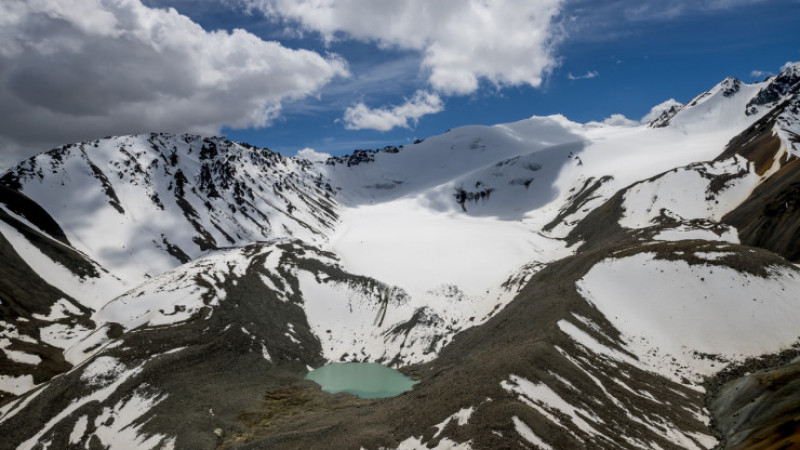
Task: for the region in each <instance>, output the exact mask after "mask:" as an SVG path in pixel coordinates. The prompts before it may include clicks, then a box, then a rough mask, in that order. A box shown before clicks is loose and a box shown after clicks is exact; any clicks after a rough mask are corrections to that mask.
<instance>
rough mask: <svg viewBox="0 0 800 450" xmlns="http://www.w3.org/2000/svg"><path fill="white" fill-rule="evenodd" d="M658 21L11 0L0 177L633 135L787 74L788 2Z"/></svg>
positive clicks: (640, 16)
mask: <svg viewBox="0 0 800 450" xmlns="http://www.w3.org/2000/svg"><path fill="white" fill-rule="evenodd" d="M45 3H47V2H45ZM664 5H665V3H664V2H661V1H655V0H607V1H597V0H537V1H531V0H437V1H436V2H432V1H431V2H428V1H427V0H405V1H399V0H335V1H334V0H201V1H198V0H117V1H110V0H74V1H66V0H65V1H64V2H52V4H48V5H45V6H42V5H38V6H37V5H36V4H33V5H31V4H30V2H25V1H23V0H9V1H8V2H3V5H0V17H6V19H5V22H4V21H2V20H0V39H2V41H3V42H5V44H2V45H0V105H4V106H0V145H1V146H2V148H4V150H3V154H2V155H1V156H2V158H0V166H3V165H4V164H5V165H7V164H8V163H9V161H13V160H14V159H19V158H20V157H22V156H25V155H28V154H33V153H35V152H37V151H42V150H46V149H47V148H50V147H52V146H55V145H60V144H64V143H68V142H74V141H80V140H88V139H93V138H97V137H101V136H105V135H112V134H129V133H142V132H150V131H169V132H200V133H211V134H215V133H222V134H224V135H226V136H228V137H229V138H231V139H233V140H236V141H245V142H249V143H251V144H254V145H258V146H264V147H268V148H271V149H273V150H276V151H280V152H281V153H283V154H289V155H292V154H294V153H295V152H296V151H298V150H299V149H303V148H312V149H314V150H316V151H320V152H328V153H333V154H342V153H345V152H349V151H351V150H353V149H357V148H377V147H382V146H384V145H400V144H405V143H409V142H412V141H413V140H414V139H416V138H425V137H427V136H431V135H437V134H441V133H442V132H444V131H446V130H447V129H449V128H453V127H457V126H462V125H470V124H486V125H489V124H495V123H503V122H510V121H515V120H520V119H524V118H527V117H530V116H532V115H549V114H559V113H560V114H564V115H565V116H567V117H568V118H569V119H571V120H575V121H579V122H587V121H592V120H596V121H602V120H603V119H605V118H607V117H610V116H611V115H612V114H623V115H625V116H626V117H628V118H629V119H633V120H639V119H641V118H642V117H643V116H644V115H645V114H647V113H648V112H649V111H650V108H651V107H653V106H655V105H656V104H659V103H661V102H663V101H665V100H668V99H670V98H674V99H676V100H678V101H680V102H686V101H688V100H690V99H691V98H692V97H694V96H695V95H697V94H699V93H701V92H702V91H704V90H706V89H708V88H710V87H712V86H713V85H714V84H716V83H717V82H719V81H721V80H722V79H723V78H724V77H726V76H735V77H738V78H740V79H742V80H744V81H747V82H751V81H757V80H760V79H763V78H765V77H766V76H769V74H771V73H772V74H774V73H777V72H779V71H780V67H781V66H782V65H783V64H784V63H786V62H788V61H798V60H800V32H798V31H797V24H798V22H800V1H798V0H673V1H671V2H669V3H668V6H664ZM168 8H174V10H173V11H171V10H169V9H168ZM423 8H425V9H426V10H427V13H422V12H421V10H422V9H423ZM234 30H239V31H234Z"/></svg>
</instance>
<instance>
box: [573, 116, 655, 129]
mask: <svg viewBox="0 0 800 450" xmlns="http://www.w3.org/2000/svg"><path fill="white" fill-rule="evenodd" d="M586 125H588V126H591V127H635V126H639V125H641V122H637V121H635V120H631V119H628V118H627V117H625V115H624V114H612V115H611V116H610V117H607V118H605V119H603V121H602V122H597V121H592V122H587V123H586Z"/></svg>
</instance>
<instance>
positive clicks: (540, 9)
mask: <svg viewBox="0 0 800 450" xmlns="http://www.w3.org/2000/svg"><path fill="white" fill-rule="evenodd" d="M241 1H243V2H244V3H245V4H248V5H249V6H250V7H251V8H254V9H258V10H260V11H262V12H264V13H265V14H266V15H268V16H271V17H280V18H283V19H286V20H289V21H294V22H297V23H299V24H300V25H301V26H302V27H304V28H305V29H307V30H309V31H315V32H319V33H321V34H322V35H323V36H324V37H325V38H326V39H328V40H333V39H337V37H339V36H346V37H349V38H352V39H357V40H362V41H369V42H377V43H378V44H379V45H381V46H385V47H395V48H401V49H406V50H415V51H419V52H421V54H422V55H424V56H423V60H422V68H423V70H425V71H426V73H427V75H428V81H429V82H430V84H431V85H432V86H433V88H434V89H435V90H437V91H438V92H441V93H444V94H469V93H472V92H474V91H475V90H477V89H478V87H479V83H480V80H482V79H485V80H488V81H489V82H491V83H493V84H494V85H496V86H500V87H502V86H520V85H530V86H533V87H538V86H540V85H541V83H542V80H543V78H544V77H545V76H546V75H547V74H548V73H549V72H550V71H551V70H552V69H553V68H554V67H555V66H556V65H557V59H556V57H555V55H554V48H555V46H556V45H557V44H558V42H559V41H560V39H561V37H562V36H561V33H560V31H559V28H558V26H557V24H556V21H555V19H556V17H557V16H558V14H559V12H560V10H561V6H562V3H563V2H564V0H538V1H535V2H532V1H530V0H494V1H485V0H437V1H430V0H405V1H397V0H337V1H333V0H241Z"/></svg>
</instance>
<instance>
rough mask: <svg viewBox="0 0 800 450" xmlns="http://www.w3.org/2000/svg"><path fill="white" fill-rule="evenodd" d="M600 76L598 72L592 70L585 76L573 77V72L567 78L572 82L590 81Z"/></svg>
mask: <svg viewBox="0 0 800 450" xmlns="http://www.w3.org/2000/svg"><path fill="white" fill-rule="evenodd" d="M598 75H600V74H599V73H598V72H597V71H596V70H590V71H588V72H586V73H585V74H584V75H573V74H572V72H570V73H568V74H567V78H569V79H570V80H588V79H590V78H594V77H596V76H598Z"/></svg>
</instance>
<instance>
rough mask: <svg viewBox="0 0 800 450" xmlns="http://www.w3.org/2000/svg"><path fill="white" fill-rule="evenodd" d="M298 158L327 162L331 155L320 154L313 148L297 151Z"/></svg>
mask: <svg viewBox="0 0 800 450" xmlns="http://www.w3.org/2000/svg"><path fill="white" fill-rule="evenodd" d="M297 157H298V158H303V159H307V160H309V161H311V162H325V161H327V160H328V158H330V157H331V155H330V153H324V152H318V151H316V150H314V149H313V148H308V147H306V148H304V149H302V150H298V151H297Z"/></svg>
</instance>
